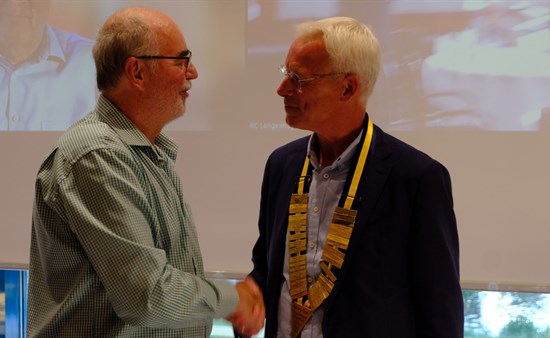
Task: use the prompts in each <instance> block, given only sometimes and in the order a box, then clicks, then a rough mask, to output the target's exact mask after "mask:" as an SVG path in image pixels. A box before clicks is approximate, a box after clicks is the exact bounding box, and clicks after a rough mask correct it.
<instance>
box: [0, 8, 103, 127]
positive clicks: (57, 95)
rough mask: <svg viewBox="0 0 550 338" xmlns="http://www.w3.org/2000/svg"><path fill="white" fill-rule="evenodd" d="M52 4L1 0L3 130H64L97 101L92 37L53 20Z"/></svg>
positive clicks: (0, 101) (0, 124) (0, 103)
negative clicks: (85, 36) (51, 16)
mask: <svg viewBox="0 0 550 338" xmlns="http://www.w3.org/2000/svg"><path fill="white" fill-rule="evenodd" d="M50 5H51V1H48V0H31V1H8V0H0V32H2V34H0V131H18V130H64V129H66V128H67V127H69V126H70V125H71V124H72V123H73V122H74V121H76V120H78V119H79V118H80V117H82V116H83V115H84V114H86V113H87V112H88V111H90V109H91V108H92V107H93V105H94V104H95V100H96V97H97V91H96V89H95V88H96V85H95V66H94V63H93V60H92V55H91V49H92V45H93V42H92V40H90V39H87V38H84V37H82V36H79V35H77V34H75V33H72V32H67V31H64V30H61V29H58V28H56V27H55V26H53V25H51V24H49V23H48V22H47V19H48V16H49V14H50V13H49V12H50Z"/></svg>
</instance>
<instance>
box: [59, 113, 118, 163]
mask: <svg viewBox="0 0 550 338" xmlns="http://www.w3.org/2000/svg"><path fill="white" fill-rule="evenodd" d="M56 149H57V151H56V152H57V154H58V156H62V157H63V160H64V162H65V163H66V164H73V163H75V162H77V161H78V160H79V159H80V158H82V157H83V156H85V155H86V154H89V153H91V152H94V151H100V150H110V151H114V152H117V151H118V152H127V151H129V148H128V146H127V145H126V144H125V143H124V142H123V140H122V139H121V138H120V136H119V135H118V134H117V133H116V131H115V130H114V129H113V128H112V127H111V126H109V125H108V124H107V123H105V122H103V121H100V120H99V119H97V117H96V114H95V112H92V113H90V114H89V115H88V116H86V117H85V118H83V119H82V120H80V121H79V122H77V123H76V124H74V125H73V126H71V127H70V128H69V129H68V130H67V131H66V132H65V133H64V134H63V135H62V136H61V137H60V138H59V140H58V141H57V144H56Z"/></svg>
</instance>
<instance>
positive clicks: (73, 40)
mask: <svg viewBox="0 0 550 338" xmlns="http://www.w3.org/2000/svg"><path fill="white" fill-rule="evenodd" d="M50 29H51V32H52V34H53V35H54V36H55V39H57V41H58V43H59V45H60V46H61V48H62V49H63V51H64V52H65V54H78V53H86V54H89V55H90V56H91V51H92V48H93V46H94V41H93V40H91V39H88V38H85V37H83V36H81V35H78V34H76V33H74V32H68V31H64V30H61V29H58V28H55V27H52V26H50Z"/></svg>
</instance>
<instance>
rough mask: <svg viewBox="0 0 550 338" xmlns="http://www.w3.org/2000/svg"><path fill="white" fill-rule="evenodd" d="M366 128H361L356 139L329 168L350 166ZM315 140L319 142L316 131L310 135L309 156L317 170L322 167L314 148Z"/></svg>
mask: <svg viewBox="0 0 550 338" xmlns="http://www.w3.org/2000/svg"><path fill="white" fill-rule="evenodd" d="M364 130H365V129H364V128H363V129H361V132H360V133H359V135H357V137H356V138H355V140H353V142H351V144H350V145H349V146H348V147H347V148H346V150H344V152H343V153H342V154H341V155H340V156H338V158H337V159H336V161H334V162H333V163H332V165H330V166H329V167H328V168H329V169H346V168H348V167H349V166H350V163H351V159H352V157H353V154H354V153H355V149H356V148H357V145H358V144H359V143H360V142H361V137H362V135H363V132H364ZM314 142H317V134H315V133H314V134H311V136H310V137H309V141H308V145H307V156H308V157H309V161H310V163H311V165H312V166H313V168H314V169H315V170H321V169H322V167H321V164H320V163H319V158H318V157H317V154H316V153H315V151H314V150H313V145H314V144H315V143H314Z"/></svg>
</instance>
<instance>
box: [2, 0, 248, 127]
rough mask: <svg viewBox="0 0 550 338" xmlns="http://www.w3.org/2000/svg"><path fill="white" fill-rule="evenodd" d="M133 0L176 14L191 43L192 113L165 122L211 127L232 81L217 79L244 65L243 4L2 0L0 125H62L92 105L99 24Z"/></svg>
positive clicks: (223, 110) (221, 112)
mask: <svg viewBox="0 0 550 338" xmlns="http://www.w3.org/2000/svg"><path fill="white" fill-rule="evenodd" d="M128 6H147V7H153V8H155V9H158V10H160V11H163V12H165V13H168V14H170V15H172V16H173V18H174V20H175V21H176V22H177V23H178V24H179V25H180V26H181V27H182V30H183V32H184V35H185V38H186V41H187V44H188V46H189V48H190V49H191V50H192V51H193V60H192V62H193V63H194V64H195V66H196V67H197V69H198V73H199V78H198V79H197V80H196V81H193V88H192V90H191V91H190V99H189V100H188V101H187V110H186V113H185V114H184V116H183V117H182V118H180V119H177V120H175V121H174V122H173V123H171V124H170V125H168V127H167V129H169V130H211V129H213V128H215V124H216V121H215V117H216V116H227V115H230V114H228V112H227V111H226V110H227V102H228V101H229V100H228V99H226V95H229V94H227V93H230V92H231V90H232V89H229V90H223V91H222V88H219V87H218V86H221V85H222V84H226V82H228V81H226V80H225V79H229V78H233V77H235V78H238V76H234V74H233V73H234V72H235V71H238V72H240V73H242V71H243V67H244V66H243V62H244V61H243V56H242V50H244V25H245V21H246V18H245V14H244V8H245V6H246V5H245V4H242V5H240V4H235V3H233V2H232V3H230V4H227V3H219V2H208V3H199V2H188V1H181V2H174V1H158V2H154V3H152V2H149V1H71V2H67V1H62V0H28V1H13V0H0V32H1V34H0V132H1V131H63V130H66V129H67V128H68V127H69V126H70V125H71V124H73V123H74V122H76V121H77V120H78V119H80V118H81V117H83V116H84V115H86V114H87V113H88V112H89V111H90V110H92V109H93V107H94V106H95V102H96V100H97V97H98V96H99V93H98V90H97V87H96V74H95V65H94V61H93V57H92V52H91V51H92V48H93V44H94V38H95V35H96V32H97V30H98V29H99V27H101V25H102V24H103V22H104V20H105V19H106V18H107V17H108V16H110V15H111V14H112V13H113V12H115V11H116V10H118V9H120V8H122V7H128ZM220 32H223V33H224V34H228V35H223V34H220ZM227 36H231V39H228V38H227ZM240 41H242V42H240ZM228 44H231V45H230V46H229V47H228V46H226V45H228ZM220 50H225V51H226V52H224V57H220ZM236 55H237V56H236ZM232 72H233V73H232ZM233 87H235V86H233ZM216 89H217V90H218V91H219V92H221V93H224V94H223V95H221V96H219V100H212V99H211V98H210V96H211V94H209V91H211V90H216ZM235 91H237V89H235ZM218 101H219V103H218Z"/></svg>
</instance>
